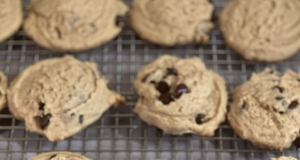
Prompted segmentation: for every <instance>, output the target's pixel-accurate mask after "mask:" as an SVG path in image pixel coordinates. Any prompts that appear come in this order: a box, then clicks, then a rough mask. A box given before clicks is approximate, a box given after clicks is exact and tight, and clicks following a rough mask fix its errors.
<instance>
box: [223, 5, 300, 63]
mask: <svg viewBox="0 0 300 160" xmlns="http://www.w3.org/2000/svg"><path fill="white" fill-rule="evenodd" d="M299 10H300V1H299V0H263V1H261V0H251V1H249V0H231V1H230V2H229V3H228V4H227V5H226V6H225V8H224V9H223V11H222V12H221V14H220V28H221V30H222V32H223V37H224V39H225V41H226V42H227V44H228V45H229V46H230V47H231V48H233V49H234V50H235V51H237V52H238V53H239V54H241V55H242V56H243V57H244V58H245V59H247V60H257V61H265V62H275V61H281V60H284V59H287V58H289V57H291V56H292V55H294V54H295V53H296V52H297V51H298V50H299V49H300V23H299V22H300V12H299Z"/></svg>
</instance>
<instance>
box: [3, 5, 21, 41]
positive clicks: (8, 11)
mask: <svg viewBox="0 0 300 160" xmlns="http://www.w3.org/2000/svg"><path fill="white" fill-rule="evenodd" d="M22 20H23V13H22V4H21V0H0V22H1V23H0V42H3V41H4V40H6V39H7V38H9V37H10V36H11V35H13V34H14V33H15V32H17V31H18V29H19V28H20V26H21V24H22Z"/></svg>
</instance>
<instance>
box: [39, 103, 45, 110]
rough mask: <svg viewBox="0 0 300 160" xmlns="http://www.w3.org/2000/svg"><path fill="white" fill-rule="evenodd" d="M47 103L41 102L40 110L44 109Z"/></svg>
mask: <svg viewBox="0 0 300 160" xmlns="http://www.w3.org/2000/svg"><path fill="white" fill-rule="evenodd" d="M44 107H45V103H43V102H39V110H40V111H44Z"/></svg>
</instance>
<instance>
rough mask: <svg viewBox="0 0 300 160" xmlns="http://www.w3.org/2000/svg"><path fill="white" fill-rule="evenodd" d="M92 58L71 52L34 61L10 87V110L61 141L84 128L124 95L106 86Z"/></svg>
mask: <svg viewBox="0 0 300 160" xmlns="http://www.w3.org/2000/svg"><path fill="white" fill-rule="evenodd" d="M107 84H108V80H106V79H105V78H104V77H103V76H102V75H101V74H100V73H99V72H98V70H97V66H96V64H95V63H93V62H80V61H78V60H76V59H75V58H73V57H71V56H65V57H63V58H52V59H47V60H43V61H40V62H37V63H35V64H33V65H32V66H30V67H28V68H27V69H25V70H24V71H23V72H22V73H20V74H19V75H18V77H17V78H15V79H14V81H13V82H12V84H11V86H10V87H9V90H8V95H7V97H8V104H9V109H10V111H11V113H12V114H13V115H14V116H15V117H16V118H17V119H20V120H24V121H25V124H26V129H27V130H28V131H30V132H36V133H39V134H42V135H45V136H46V137H47V138H48V139H49V140H50V141H60V140H63V139H65V138H68V137H70V136H72V135H74V134H76V133H77V132H79V131H80V130H82V129H84V128H85V127H87V126H88V125H90V124H91V123H93V122H94V121H96V120H98V119H99V118H100V116H101V115H102V114H103V112H104V111H106V110H107V109H108V108H109V107H110V106H111V105H115V106H117V105H118V104H119V103H120V102H124V101H125V98H124V97H122V96H121V95H119V94H117V93H116V92H114V91H111V90H110V89H108V88H107Z"/></svg>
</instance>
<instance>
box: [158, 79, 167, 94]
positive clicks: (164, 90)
mask: <svg viewBox="0 0 300 160" xmlns="http://www.w3.org/2000/svg"><path fill="white" fill-rule="evenodd" d="M156 89H157V90H158V91H159V92H160V93H168V92H169V90H170V86H169V85H168V83H167V82H165V81H160V82H159V83H158V84H157V86H156Z"/></svg>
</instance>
